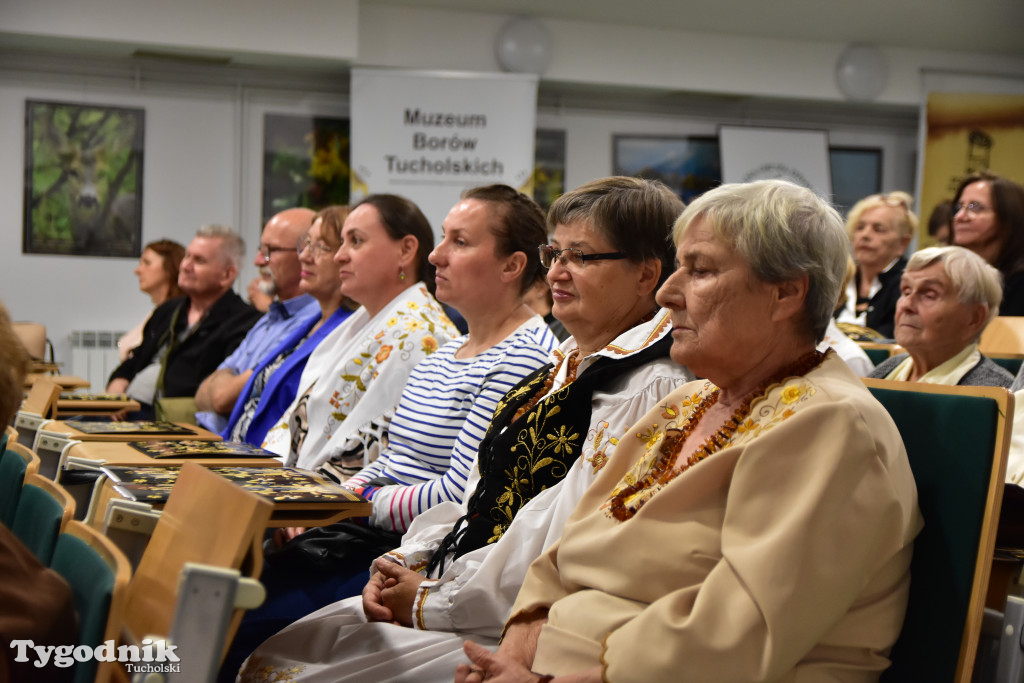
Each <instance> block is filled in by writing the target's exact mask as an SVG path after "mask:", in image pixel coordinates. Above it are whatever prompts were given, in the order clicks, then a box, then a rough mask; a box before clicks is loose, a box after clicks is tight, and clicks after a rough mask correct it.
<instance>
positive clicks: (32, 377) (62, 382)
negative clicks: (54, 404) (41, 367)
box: [25, 372, 91, 389]
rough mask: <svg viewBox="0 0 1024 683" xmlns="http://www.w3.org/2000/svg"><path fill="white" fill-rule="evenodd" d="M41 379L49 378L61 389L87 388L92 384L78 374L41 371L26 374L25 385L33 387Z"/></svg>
mask: <svg viewBox="0 0 1024 683" xmlns="http://www.w3.org/2000/svg"><path fill="white" fill-rule="evenodd" d="M41 379H45V380H49V381H51V382H53V383H54V384H56V385H57V386H59V387H60V388H61V389H87V388H89V387H90V386H91V385H90V384H89V380H87V379H83V378H81V377H78V376H77V375H47V374H44V373H41V372H30V373H29V374H27V375H25V386H26V387H31V386H32V385H33V384H35V383H36V382H37V381H39V380H41Z"/></svg>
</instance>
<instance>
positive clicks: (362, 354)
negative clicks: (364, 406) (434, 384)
mask: <svg viewBox="0 0 1024 683" xmlns="http://www.w3.org/2000/svg"><path fill="white" fill-rule="evenodd" d="M403 318H404V319H406V322H405V325H404V326H403V325H399V324H398V321H399V319H403ZM447 320H448V319H447V317H446V316H445V314H444V312H443V311H442V310H441V309H440V307H435V306H434V305H433V304H426V305H422V306H421V305H420V304H417V303H416V302H415V301H410V302H408V303H407V304H406V305H405V307H404V310H403V309H399V310H396V311H395V315H394V316H393V317H391V318H389V319H388V320H387V322H386V323H385V325H386V326H387V329H385V330H383V331H381V332H378V333H377V334H376V335H374V337H373V338H372V339H370V340H368V341H367V342H366V344H365V346H363V347H362V348H361V349H359V350H358V351H357V353H356V355H354V356H353V357H352V358H349V359H348V360H347V361H346V362H345V364H344V365H343V366H342V368H341V372H340V373H339V374H338V378H339V379H340V380H341V383H340V384H339V385H338V387H337V388H336V389H335V390H334V392H333V393H332V394H331V398H330V399H329V402H330V406H331V420H330V424H329V425H328V430H329V431H333V425H334V424H336V423H340V422H344V421H345V419H346V418H347V417H348V415H349V413H350V412H351V411H352V409H353V408H354V407H355V405H356V404H357V403H359V399H360V398H361V397H362V394H364V393H366V387H367V385H368V384H369V383H370V382H372V381H373V380H374V379H376V378H377V376H378V375H379V374H380V371H381V368H382V367H383V366H384V364H385V363H387V361H388V359H389V358H390V357H391V355H392V354H398V355H399V356H400V357H401V358H402V359H403V360H404V359H407V358H408V357H409V356H410V355H412V354H413V353H414V352H417V351H419V352H422V353H424V354H426V355H428V356H429V355H430V354H431V353H433V352H434V351H436V350H437V348H438V342H437V338H436V337H435V336H434V335H435V334H436V332H437V326H438V324H440V323H439V321H443V323H447ZM402 328H404V329H402ZM445 331H446V332H447V331H448V330H447V329H446V330H445Z"/></svg>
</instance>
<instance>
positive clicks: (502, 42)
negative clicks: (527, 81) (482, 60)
mask: <svg viewBox="0 0 1024 683" xmlns="http://www.w3.org/2000/svg"><path fill="white" fill-rule="evenodd" d="M494 54H495V56H496V57H497V58H498V64H500V65H501V68H502V69H504V70H505V71H511V72H512V73H527V74H537V75H538V76H539V75H541V74H543V73H544V72H545V71H546V70H547V68H548V64H550V62H551V36H549V35H548V32H547V29H545V28H544V27H543V26H542V25H541V24H540V23H538V22H537V21H536V20H534V19H530V18H528V17H517V18H515V19H510V20H509V21H507V22H505V24H504V25H503V26H502V27H501V29H500V30H499V31H498V37H497V40H496V41H495V43H494Z"/></svg>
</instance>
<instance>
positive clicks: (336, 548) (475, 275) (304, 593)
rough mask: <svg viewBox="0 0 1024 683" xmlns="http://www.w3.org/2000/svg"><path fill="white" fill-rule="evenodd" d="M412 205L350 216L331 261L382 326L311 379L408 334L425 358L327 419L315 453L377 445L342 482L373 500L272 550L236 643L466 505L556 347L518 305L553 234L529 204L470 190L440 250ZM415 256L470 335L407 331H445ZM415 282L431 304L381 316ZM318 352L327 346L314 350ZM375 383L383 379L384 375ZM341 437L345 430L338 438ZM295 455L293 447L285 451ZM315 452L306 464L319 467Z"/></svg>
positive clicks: (360, 208) (313, 422) (333, 378)
mask: <svg viewBox="0 0 1024 683" xmlns="http://www.w3.org/2000/svg"><path fill="white" fill-rule="evenodd" d="M395 205H398V206H400V207H406V208H407V209H408V210H407V211H406V213H405V215H406V216H407V217H408V216H412V217H414V219H415V224H416V225H421V226H424V228H425V230H422V231H421V230H418V231H417V232H418V233H419V234H410V235H405V236H403V237H402V238H401V240H395V239H393V238H391V237H389V235H388V232H387V231H386V229H385V227H384V225H383V219H384V217H385V216H399V215H401V214H400V213H399V212H398V211H395V210H394V206H395ZM378 207H384V209H383V210H381V209H380V208H378ZM412 209H415V207H414V206H412V205H411V203H409V202H407V200H404V199H400V198H397V197H389V196H386V195H385V196H381V195H377V196H375V197H374V196H371V197H370V198H368V199H367V200H364V202H363V203H360V204H359V205H357V206H356V207H355V208H354V209H353V211H352V213H351V214H350V215H349V217H348V219H347V220H346V221H345V224H344V228H343V235H342V246H341V249H339V251H338V254H337V256H336V257H335V258H336V260H337V261H338V262H339V264H340V266H341V272H342V285H341V290H342V292H344V293H345V294H346V295H348V296H350V297H351V298H352V299H354V300H356V301H360V302H362V303H363V306H364V308H367V309H368V308H374V309H380V311H382V312H379V313H377V314H376V315H377V316H379V320H380V322H379V324H373V323H372V322H371V323H369V324H367V326H366V327H365V328H364V331H362V332H359V333H358V334H355V335H354V337H356V338H359V339H360V341H359V342H358V344H359V345H358V346H356V347H354V348H352V349H351V350H349V351H345V352H343V353H336V354H334V358H333V361H334V363H335V365H334V368H332V369H330V370H328V371H326V372H322V373H321V376H320V378H319V379H318V380H317V388H318V389H321V390H323V391H329V390H331V389H332V387H333V388H334V389H335V391H337V388H338V387H345V386H346V385H347V384H351V380H350V379H348V378H347V377H346V374H347V373H351V372H353V371H352V370H351V369H350V368H351V367H353V366H352V365H351V364H350V359H351V358H353V357H354V358H356V359H357V360H358V359H360V358H361V359H362V363H361V364H362V365H370V363H371V357H372V356H373V354H374V353H376V354H377V355H378V356H383V357H378V358H377V359H376V360H377V361H378V363H379V364H385V363H390V362H391V358H393V357H395V356H397V355H399V354H405V355H412V351H413V350H414V349H413V348H412V344H413V343H415V344H416V346H417V347H419V350H422V351H423V352H424V353H427V354H429V355H428V356H427V357H426V358H425V359H424V360H422V361H421V362H419V363H418V364H416V365H415V367H413V368H412V371H411V373H410V374H409V376H408V381H407V382H399V381H397V380H395V382H396V384H398V386H397V387H387V388H386V390H387V391H396V390H397V391H400V392H401V394H400V397H399V399H398V403H397V407H394V406H392V405H390V404H388V403H384V402H383V401H386V400H387V399H386V398H384V394H381V393H379V392H378V396H375V397H370V396H369V393H367V394H366V395H363V396H362V397H358V396H356V397H355V398H358V403H355V400H354V399H353V403H354V404H355V407H354V410H353V411H352V413H351V414H349V415H348V416H345V415H341V416H338V415H334V416H333V419H334V420H335V421H336V422H337V425H338V430H340V431H338V432H336V433H335V434H334V435H333V436H331V440H330V441H327V442H326V443H325V444H324V446H321V447H320V448H319V449H318V450H310V451H309V452H310V453H312V454H313V455H314V456H316V457H317V458H319V459H320V461H321V462H323V461H326V460H330V461H339V460H341V461H344V459H346V458H348V459H350V460H353V461H357V462H359V463H363V461H364V454H365V453H366V450H367V449H369V448H370V447H371V445H372V446H375V447H376V448H379V451H380V453H379V456H378V457H377V459H376V460H375V461H374V462H373V463H372V464H369V466H367V467H364V468H363V469H362V470H361V471H359V472H358V473H356V474H355V475H354V476H353V477H351V478H350V479H348V480H347V481H346V482H345V486H348V487H350V488H352V489H354V490H356V491H357V492H359V493H360V494H362V495H363V496H364V497H366V498H367V499H369V500H370V501H371V502H372V503H373V514H372V515H371V516H370V518H369V519H368V520H365V522H363V523H357V522H351V521H347V522H342V523H339V524H335V525H332V526H329V527H324V528H318V529H312V530H310V531H308V532H306V533H304V534H301V535H298V536H297V537H295V538H292V539H290V540H288V542H287V543H286V544H285V545H284V546H283V547H282V548H281V549H280V550H276V551H273V552H270V553H269V554H268V558H267V559H268V563H267V567H266V570H265V572H264V574H263V577H262V578H263V581H264V583H265V585H266V586H267V587H268V592H269V597H268V600H267V602H266V603H265V604H264V605H263V606H262V607H261V608H260V609H259V610H256V611H254V612H252V613H251V614H249V615H247V617H246V620H245V621H244V622H243V624H242V628H241V629H240V633H239V637H238V638H237V639H236V645H235V648H236V650H239V649H244V648H245V647H246V643H247V642H248V641H250V640H251V641H252V643H251V646H255V645H256V644H258V643H259V642H260V641H261V640H262V639H263V638H265V637H267V636H269V635H271V634H272V633H274V632H276V631H277V630H279V629H280V628H281V627H283V626H285V625H287V624H288V623H290V622H291V621H294V620H295V619H296V618H298V617H300V616H303V615H305V614H308V613H309V612H312V611H314V610H315V609H317V608H319V607H321V606H323V605H325V604H328V603H329V602H332V601H334V600H337V599H339V598H341V597H346V596H348V595H353V594H355V593H358V591H359V589H360V588H361V587H362V585H363V583H365V578H366V575H367V567H368V566H369V563H370V561H372V559H373V558H374V557H377V556H378V555H380V554H381V553H382V552H385V551H387V550H390V549H391V548H394V547H395V546H396V545H398V543H399V541H400V539H401V534H402V532H404V531H405V530H406V528H407V527H408V525H409V523H410V522H411V521H412V519H413V518H414V517H415V516H416V515H418V514H419V513H420V512H422V511H423V510H425V509H427V508H428V507H431V506H433V505H436V504H438V503H441V502H445V501H456V502H457V501H461V500H462V498H463V494H464V491H465V486H466V481H467V479H468V478H469V477H470V472H471V469H472V466H473V463H474V462H475V460H476V455H477V449H478V446H479V444H480V440H481V439H482V438H483V437H484V433H485V431H486V430H487V426H488V424H489V423H490V420H491V415H492V414H493V413H494V410H495V407H496V406H497V404H498V402H499V400H501V399H502V397H504V396H505V394H506V393H507V392H508V391H509V389H511V388H512V387H513V386H515V385H516V384H517V383H518V382H519V381H520V380H521V379H522V378H523V377H524V376H526V375H528V374H530V373H531V372H533V371H534V370H535V369H536V368H538V367H540V366H541V365H543V364H544V363H545V362H546V361H547V358H548V355H549V354H550V352H551V350H552V349H553V348H554V346H555V343H556V342H555V338H554V335H553V334H552V333H551V331H550V330H549V329H548V327H547V325H546V324H545V323H544V321H543V319H542V318H541V317H540V316H539V315H537V314H536V313H534V312H533V310H531V309H530V308H529V307H528V306H527V305H526V304H525V303H524V301H523V297H524V295H525V293H526V292H527V291H528V290H529V289H530V287H532V285H533V284H534V282H536V281H537V280H538V278H539V277H540V276H541V269H540V261H539V255H538V253H537V250H536V245H537V244H538V243H541V242H543V241H544V238H545V230H544V214H543V212H542V211H541V210H540V208H539V207H538V206H537V205H536V204H535V203H534V202H533V201H532V200H530V199H529V198H527V197H526V196H525V195H522V194H521V193H519V192H516V191H515V190H513V189H512V188H509V187H506V186H488V187H480V188H475V189H472V190H469V191H467V192H466V193H464V195H463V199H462V200H461V201H460V202H459V203H458V204H456V205H455V207H453V208H452V210H451V211H450V212H449V213H448V216H447V217H446V218H445V220H444V223H443V227H442V232H443V236H444V238H443V240H442V242H441V244H439V245H438V246H437V248H435V249H433V250H430V246H432V239H431V233H430V232H429V226H427V225H426V219H425V218H423V217H422V214H420V213H419V211H418V210H416V211H415V212H413V211H412ZM401 242H406V243H408V244H409V250H408V252H406V251H404V250H402V249H401V247H400V243H401ZM418 252H419V253H426V254H428V259H427V260H428V262H429V266H432V267H435V268H436V275H435V276H434V278H433V279H434V280H435V281H436V285H437V290H436V291H437V297H438V299H439V300H440V301H443V302H445V303H447V304H449V305H451V306H453V307H455V308H456V309H457V310H458V311H459V312H460V313H461V314H462V315H463V317H464V318H465V320H466V322H467V324H468V325H469V333H468V334H467V335H463V336H459V337H457V338H455V339H453V340H452V341H450V342H448V343H447V344H444V345H443V346H441V347H440V348H439V349H438V348H437V342H436V341H433V342H425V341H417V342H409V341H406V339H407V338H409V337H410V336H411V334H412V333H415V332H417V331H419V330H422V333H427V334H432V335H434V336H433V337H431V339H436V337H437V336H440V335H438V332H437V331H436V330H435V329H431V325H432V324H433V323H432V321H431V320H430V318H428V317H426V316H427V315H428V314H429V313H430V310H439V309H438V306H437V303H436V302H434V301H433V299H430V298H429V296H430V295H429V294H427V293H426V288H425V286H424V285H423V284H422V283H420V284H414V283H416V280H413V279H412V278H407V277H406V276H405V275H404V272H405V270H406V269H409V270H412V268H414V267H415V268H416V270H415V271H412V272H417V273H422V272H423V271H424V270H426V268H427V266H426V265H424V264H422V261H421V260H419V259H414V258H412V256H413V255H415V254H416V253H418ZM388 253H393V254H397V255H398V256H399V259H398V262H397V263H395V265H394V266H393V267H390V268H389V267H387V265H385V264H387V261H386V260H384V258H383V257H384V256H386V255H387V254H388ZM406 253H407V254H408V257H409V258H407V259H406V261H405V262H404V263H403V261H402V260H401V259H402V258H404V257H403V256H402V254H406ZM418 261H419V263H417V262H418ZM421 269H422V270H421ZM410 289H412V290H416V291H415V294H414V296H417V297H423V298H424V301H423V302H422V303H416V302H412V303H413V304H415V305H412V306H410V305H408V303H406V304H404V305H403V306H402V309H401V310H395V309H394V308H392V310H390V311H388V312H387V313H383V311H386V310H387V309H388V307H389V306H388V304H387V303H386V302H384V307H383V308H381V304H380V301H381V300H382V299H383V298H384V296H385V295H386V293H387V292H388V291H389V290H398V294H396V295H395V297H394V298H396V299H402V298H403V297H404V296H406V295H405V294H404V292H406V291H408V290H410ZM428 306H429V307H430V308H429V309H428ZM363 310H364V309H359V310H357V311H356V313H355V314H353V317H352V320H358V317H357V316H360V312H361V311H363ZM372 313H373V311H367V312H366V314H365V315H366V318H367V319H370V318H372V317H373V316H372V315H371V314H372ZM403 316H404V317H405V321H404V323H403V321H402V320H401V317H403ZM350 324H351V323H349V322H346V323H345V324H343V325H342V326H341V327H340V328H339V329H342V328H345V327H347V326H349V325H350ZM435 327H438V326H435ZM367 329H368V330H369V331H370V332H372V333H373V339H372V340H371V342H370V343H371V344H381V343H388V344H394V347H395V348H394V349H393V350H391V347H390V346H387V347H386V348H387V349H388V350H387V351H386V352H384V353H383V354H382V353H381V351H378V350H376V347H372V348H371V349H370V350H368V351H366V350H364V344H365V342H363V341H362V339H363V338H365V337H366V336H367V332H366V331H365V330H367ZM413 338H415V337H413ZM320 348H323V346H321V347H320ZM380 348H382V349H383V348H385V347H384V346H382V347H380ZM435 349H436V350H435ZM317 353H320V351H319V350H318V351H316V352H314V356H315V355H316V354H317ZM356 353H360V354H366V355H358V356H357V355H356ZM396 367H400V366H396ZM371 371H373V370H372V368H371ZM369 381H370V378H367V380H366V382H367V383H369ZM372 386H373V387H378V386H381V387H382V386H383V385H382V384H381V380H380V379H379V378H378V379H377V380H376V381H375V382H374V384H373V385H372ZM371 388H372V387H371ZM310 395H311V397H313V396H314V394H312V393H311V394H310ZM373 405H378V406H379V408H380V409H382V411H383V410H388V411H393V414H390V413H389V414H387V415H385V414H383V412H381V413H379V414H374V413H369V412H367V406H373ZM360 411H362V415H363V417H361V418H359V419H358V420H356V418H355V417H354V415H358V414H359V413H360ZM308 415H309V422H308V424H309V431H308V434H309V435H312V434H313V433H314V428H318V429H319V428H320V425H322V424H323V423H322V422H318V421H317V418H316V416H315V415H314V413H313V412H312V411H310V412H309V413H308ZM366 418H369V420H370V422H371V424H374V425H378V426H385V427H386V430H387V441H386V443H380V442H378V443H375V444H371V443H369V441H368V440H369V439H370V438H372V436H373V433H375V432H376V429H374V430H367V429H366ZM350 423H351V424H352V425H353V426H354V427H362V428H363V429H362V434H361V435H359V436H355V435H356V432H355V431H354V430H352V429H350V428H349V424H350ZM345 430H348V431H347V432H346V431H345ZM346 433H347V434H352V435H353V436H352V437H349V440H348V443H346V442H345V441H344V437H343V436H341V435H343V434H346ZM309 438H310V437H309V436H307V441H308V440H309ZM336 440H340V443H339V446H337V447H336V446H335V445H334V444H335V441H336ZM342 447H344V448H342ZM302 452H305V451H300V453H302ZM297 455H298V454H297V453H295V452H292V453H291V454H290V456H289V457H292V458H294V457H296V456H297ZM321 462H309V461H300V463H299V464H300V466H304V467H316V466H319V465H320V464H321ZM250 649H251V647H250ZM242 654H243V655H244V654H248V652H244V653H242ZM239 661H240V660H239ZM236 670H237V662H236Z"/></svg>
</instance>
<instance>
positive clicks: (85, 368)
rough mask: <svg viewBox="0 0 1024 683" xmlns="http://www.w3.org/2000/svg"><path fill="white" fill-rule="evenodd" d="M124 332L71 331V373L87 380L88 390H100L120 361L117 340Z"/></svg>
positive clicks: (104, 386) (105, 385)
mask: <svg viewBox="0 0 1024 683" xmlns="http://www.w3.org/2000/svg"><path fill="white" fill-rule="evenodd" d="M123 334H124V332H110V331H106V330H103V331H101V330H78V331H76V332H72V333H71V374H72V375H78V376H79V377H82V378H84V379H86V380H88V381H89V384H91V385H92V386H91V387H90V389H89V390H90V391H93V392H102V391H103V390H104V389H106V388H107V378H108V377H110V373H112V372H113V371H114V368H116V367H117V366H118V365H120V364H121V361H120V360H119V359H118V357H117V340H118V339H120V337H121V335H123Z"/></svg>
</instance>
